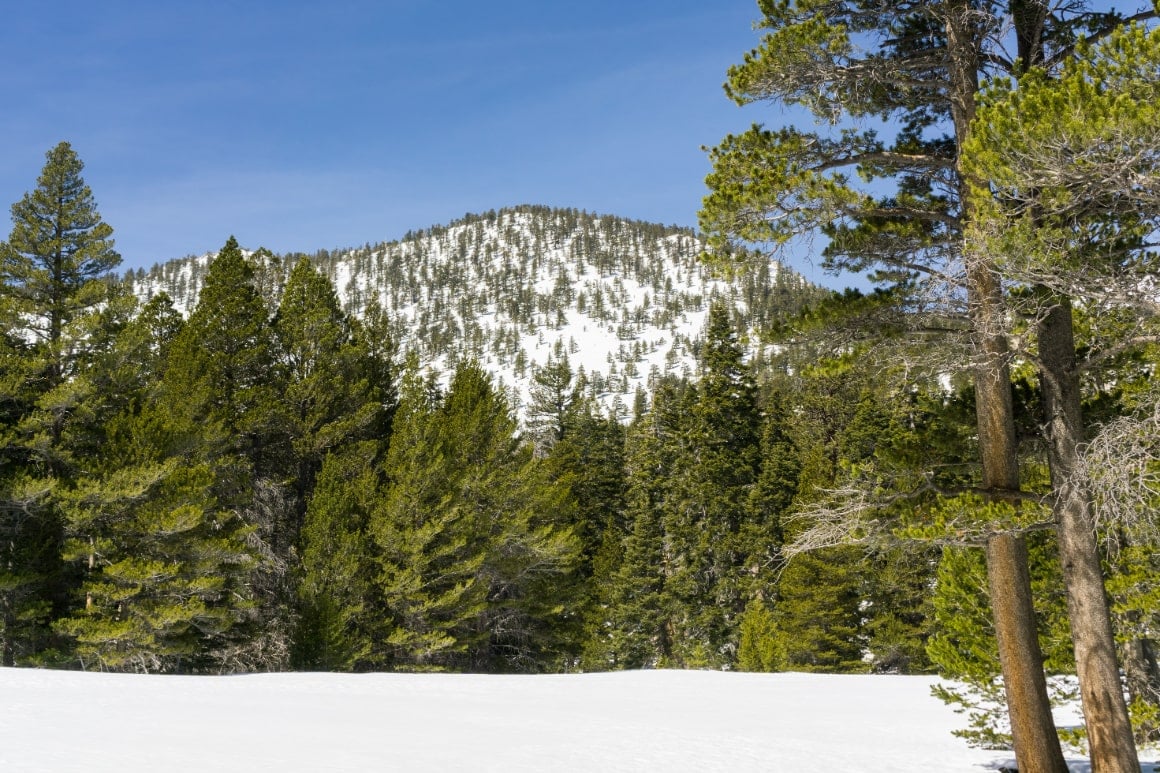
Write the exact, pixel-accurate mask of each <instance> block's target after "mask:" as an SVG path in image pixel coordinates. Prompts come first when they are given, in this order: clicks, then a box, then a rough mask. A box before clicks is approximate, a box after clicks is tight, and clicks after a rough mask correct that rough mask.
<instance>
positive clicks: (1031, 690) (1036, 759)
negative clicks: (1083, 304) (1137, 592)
mask: <svg viewBox="0 0 1160 773" xmlns="http://www.w3.org/2000/svg"><path fill="white" fill-rule="evenodd" d="M973 274H974V279H975V281H974V282H973V285H972V287H973V289H974V290H975V298H976V299H977V300H976V303H974V304H973V305H974V306H975V314H976V317H977V319H976V327H977V329H978V330H980V331H982V332H981V333H980V334H979V346H980V350H981V352H980V362H979V364H978V365H977V366H976V371H975V391H976V397H975V412H976V419H977V423H978V430H979V453H980V456H981V459H982V466H983V489H984V490H986V491H987V492H989V493H990V495H991V496H992V497H994V498H995V499H998V500H1002V499H1003V498H1004V496H1005V495H1006V496H1008V497H1009V496H1010V495H1011V494H1013V493H1015V492H1017V491H1018V490H1019V467H1018V463H1017V460H1016V454H1015V447H1016V440H1015V420H1014V406H1013V404H1012V398H1011V378H1010V373H1009V367H1008V364H1007V342H1006V338H1005V337H1003V336H1002V335H998V334H996V333H988V332H987V331H988V330H993V329H994V328H993V327H992V325H994V324H996V322H997V320H996V319H994V317H995V316H997V315H998V313H1000V312H1001V307H1000V305H999V301H998V299H997V297H996V296H997V293H998V291H999V288H998V286H997V283H995V281H994V277H993V275H992V274H991V273H990V272H989V271H988V270H987V267H986V266H976V267H974V268H973ZM986 555H987V578H988V583H989V586H990V595H991V614H992V615H993V617H994V621H995V635H996V638H997V639H998V644H999V664H1000V667H1001V669H1002V671H1003V687H1004V690H1005V692H1006V696H1007V711H1008V714H1009V716H1010V719H1011V737H1012V740H1013V742H1014V746H1015V760H1016V762H1017V763H1018V765H1019V770H1020V771H1021V772H1022V773H1066V771H1067V763H1066V762H1065V761H1064V759H1063V750H1062V749H1061V748H1060V745H1059V736H1058V734H1057V733H1056V731H1055V722H1054V720H1053V719H1052V716H1051V701H1050V699H1049V698H1048V695H1047V678H1046V677H1045V676H1044V674H1043V654H1042V652H1041V651H1040V648H1039V635H1038V631H1037V629H1036V625H1035V608H1034V606H1033V604H1032V596H1031V576H1030V571H1029V569H1028V561H1027V544H1026V542H1025V541H1024V539H1023V537H1021V536H1019V535H1016V534H1011V533H1001V534H996V535H994V536H992V537H991V538H990V539H988V541H987V550H986Z"/></svg>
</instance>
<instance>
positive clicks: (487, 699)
mask: <svg viewBox="0 0 1160 773" xmlns="http://www.w3.org/2000/svg"><path fill="white" fill-rule="evenodd" d="M933 681H934V680H933V678H931V677H917V676H818V675H804V674H732V673H715V672H689V671H685V672H681V671H647V672H621V673H610V674H587V675H561V676H479V675H447V674H443V675H404V674H367V675H335V674H265V675H253V676H230V677H177V676H126V675H114V674H95V673H77V672H62V671H43V670H33V669H0V695H3V701H2V702H0V770H4V771H21V773H41V772H43V773H50V772H51V773H69V772H70V771H76V772H77V773H80V771H84V773H106V772H107V773H113V771H116V773H146V772H148V773H154V772H156V771H164V772H165V773H180V772H182V771H190V772H192V771H198V773H203V772H207V771H213V772H214V773H223V772H227V771H237V772H238V773H258V772H260V771H271V772H275V771H276V772H277V773H295V772H297V771H302V772H303V773H305V772H307V771H309V772H310V773H318V772H320V771H459V770H471V771H515V772H517V773H518V772H520V771H537V772H542V771H602V772H606V771H786V772H787V773H788V772H789V771H793V772H794V773H798V772H803V771H804V772H807V773H808V772H810V771H816V772H817V773H874V772H875V771H881V772H882V773H919V772H920V771H921V772H922V773H951V772H952V771H954V772H955V773H961V772H963V771H978V772H979V773H983V772H984V771H995V770H998V769H999V768H1000V767H1001V766H1006V765H1012V764H1013V757H1012V755H1011V754H1010V753H1009V752H1003V751H986V750H980V749H971V748H969V747H968V746H967V745H966V744H965V743H964V742H963V741H961V740H959V739H958V738H955V737H954V736H952V735H951V734H950V730H951V729H952V728H954V727H958V726H960V725H961V717H959V716H958V715H956V714H954V713H953V711H952V710H951V709H950V708H948V707H947V706H945V705H943V704H942V703H941V702H939V701H938V700H937V699H935V698H933V697H931V695H930V685H931V684H932V682H933ZM1063 721H1068V720H1067V719H1066V718H1065V719H1064V720H1063ZM1070 759H1071V763H1072V764H1071V767H1072V770H1073V771H1087V770H1089V767H1088V765H1087V763H1086V762H1084V761H1082V760H1081V759H1080V758H1079V757H1078V756H1076V755H1072V756H1071V758H1070ZM1148 759H1149V760H1151V758H1150V757H1149V758H1148ZM1144 771H1145V772H1146V773H1151V771H1152V764H1151V763H1149V764H1146V765H1145V766H1144Z"/></svg>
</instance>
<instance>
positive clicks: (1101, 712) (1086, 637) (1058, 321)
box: [1038, 298, 1140, 773]
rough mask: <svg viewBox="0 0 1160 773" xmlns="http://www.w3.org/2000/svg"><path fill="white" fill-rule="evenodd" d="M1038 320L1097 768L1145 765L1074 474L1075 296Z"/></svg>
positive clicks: (1127, 772)
mask: <svg viewBox="0 0 1160 773" xmlns="http://www.w3.org/2000/svg"><path fill="white" fill-rule="evenodd" d="M1054 300H1055V302H1054V304H1053V305H1052V306H1051V308H1050V309H1048V310H1047V312H1046V314H1045V316H1044V317H1043V319H1042V320H1041V321H1040V323H1039V326H1038V327H1039V331H1038V332H1039V358H1040V367H1041V370H1040V379H1039V380H1040V389H1041V391H1042V394H1043V407H1044V411H1045V413H1046V430H1047V433H1046V434H1047V459H1048V464H1049V466H1050V468H1051V488H1052V491H1053V493H1054V500H1053V503H1052V510H1053V514H1054V516H1055V521H1056V533H1057V535H1058V542H1059V557H1060V561H1061V563H1062V565H1063V579H1064V583H1065V585H1066V586H1067V607H1068V613H1069V617H1070V619H1071V639H1072V646H1073V647H1074V648H1075V665H1076V674H1077V675H1078V676H1079V687H1080V696H1081V698H1082V700H1083V714H1084V723H1085V724H1086V725H1087V736H1088V745H1089V747H1090V749H1091V760H1092V771H1093V773H1140V763H1139V759H1138V757H1137V754H1136V744H1135V741H1134V739H1133V738H1132V726H1131V723H1130V722H1129V720H1128V707H1127V704H1126V702H1125V700H1124V689H1123V686H1122V684H1121V682H1120V669H1119V666H1118V664H1117V662H1116V648H1115V639H1114V637H1113V635H1112V623H1111V616H1110V614H1109V610H1108V601H1107V596H1106V594H1105V590H1104V578H1103V571H1102V567H1101V565H1100V554H1099V546H1098V545H1097V543H1096V534H1095V525H1094V522H1093V520H1092V514H1091V500H1090V498H1089V494H1088V492H1087V490H1086V488H1085V487H1084V486H1083V485H1081V484H1077V482H1076V480H1075V473H1076V467H1077V463H1078V447H1079V445H1080V443H1081V442H1082V440H1083V409H1082V406H1081V402H1080V387H1079V378H1078V376H1077V373H1076V369H1075V340H1074V332H1073V325H1072V312H1071V304H1070V302H1069V301H1068V300H1067V299H1066V298H1057V299H1054Z"/></svg>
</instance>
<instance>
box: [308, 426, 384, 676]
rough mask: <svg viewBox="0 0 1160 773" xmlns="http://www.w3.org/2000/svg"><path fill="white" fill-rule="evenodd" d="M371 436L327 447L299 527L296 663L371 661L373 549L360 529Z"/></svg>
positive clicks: (340, 665)
mask: <svg viewBox="0 0 1160 773" xmlns="http://www.w3.org/2000/svg"><path fill="white" fill-rule="evenodd" d="M377 455H378V448H377V444H376V443H375V442H374V441H363V442H361V443H353V444H348V445H346V446H344V447H342V448H341V449H339V450H336V451H333V452H331V453H329V454H327V456H326V459H325V461H324V462H323V465H322V469H321V471H320V472H319V474H318V479H317V484H316V485H315V487H314V488H313V490H312V492H311V494H310V501H309V504H308V506H307V508H306V519H305V522H304V524H303V527H302V538H301V545H302V549H301V554H302V580H301V582H300V583H299V586H298V596H299V601H300V605H299V615H298V625H297V631H296V634H295V640H294V653H293V656H294V657H293V661H292V662H293V665H294V667H295V668H299V669H305V670H322V671H350V670H358V669H361V668H365V667H366V666H368V665H370V664H371V662H372V660H371V653H372V647H373V638H374V633H375V623H376V620H375V615H374V612H375V609H376V606H377V605H376V604H375V601H376V598H377V597H376V596H375V595H374V594H373V591H372V588H373V579H374V565H375V561H374V555H373V553H372V552H371V543H370V535H369V534H368V531H367V528H368V524H369V522H370V514H371V512H372V510H373V508H374V506H375V501H376V497H377V496H378V494H379V490H380V486H381V482H380V480H379V475H378V472H377V459H376V457H377Z"/></svg>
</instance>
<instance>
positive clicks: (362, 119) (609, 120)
mask: <svg viewBox="0 0 1160 773" xmlns="http://www.w3.org/2000/svg"><path fill="white" fill-rule="evenodd" d="M5 16H6V18H5V24H4V25H3V28H0V97H2V101H0V104H3V105H4V110H3V112H0V145H2V147H3V148H4V150H3V153H0V204H2V205H4V206H7V205H8V204H10V203H11V202H13V201H16V200H17V199H19V198H20V196H21V195H23V193H24V192H25V191H27V190H29V189H31V188H32V187H34V186H35V183H36V176H37V174H38V173H39V171H40V168H41V167H42V166H43V163H44V153H45V151H47V150H48V149H49V148H50V147H52V146H53V145H55V144H56V143H57V142H59V141H60V140H67V141H69V142H71V143H72V145H73V147H74V149H75V150H76V151H77V153H78V154H79V155H80V157H81V159H82V160H83V161H84V162H85V164H86V168H85V179H86V180H87V182H88V183H89V185H90V186H91V187H92V189H93V192H94V195H95V197H96V199H97V202H98V204H99V206H100V209H101V213H102V215H103V216H104V218H105V220H106V221H108V222H109V223H110V225H112V226H113V228H114V229H115V231H116V234H115V236H116V239H117V247H118V249H119V251H120V252H121V253H122V255H123V256H124V259H125V263H124V266H125V267H130V268H131V267H137V266H143V267H148V266H149V265H152V264H153V263H154V262H156V261H161V260H166V259H169V258H174V257H180V256H183V255H187V254H196V253H203V252H207V251H210V250H214V249H216V248H218V247H220V246H221V245H222V244H223V243H224V241H225V239H226V237H227V236H229V235H230V234H235V235H236V236H237V237H238V239H239V241H240V242H241V243H242V244H243V245H244V246H247V247H258V246H266V247H268V248H270V249H273V250H275V251H278V252H286V251H293V250H300V251H307V252H309V251H313V250H316V249H319V248H334V247H350V246H358V245H361V244H363V243H366V242H371V243H374V242H378V241H382V240H388V239H393V238H397V237H399V236H401V235H402V234H403V233H404V232H406V231H407V230H409V229H417V228H423V227H426V226H429V225H433V224H437V223H446V222H448V221H450V220H452V219H455V218H457V217H459V216H461V215H463V214H464V213H466V212H479V211H484V210H487V209H491V208H498V207H502V206H507V205H512V204H520V203H535V204H546V205H551V206H569V207H577V208H582V209H587V210H589V211H595V212H601V213H612V214H618V215H625V216H629V217H634V218H640V219H645V220H652V221H660V222H664V223H677V224H681V225H690V226H692V225H695V224H696V212H697V208H698V206H699V203H700V199H701V197H702V196H703V195H704V192H705V189H704V183H703V179H704V176H705V173H706V172H707V171H708V164H707V161H706V158H705V154H704V153H703V151H702V150H701V146H702V145H713V144H716V142H717V141H718V140H720V138H721V137H722V136H724V134H726V133H727V132H729V131H737V130H741V129H744V128H745V127H746V126H748V124H749V123H750V122H752V121H754V120H761V121H767V122H770V121H773V120H776V116H775V115H771V112H770V109H769V108H754V109H745V110H743V109H741V108H739V107H737V106H735V105H734V104H733V103H731V102H730V101H729V100H727V99H726V98H725V96H724V93H723V91H722V89H721V84H722V82H723V81H724V78H725V70H726V68H727V67H728V66H729V65H730V64H732V63H734V62H736V61H740V59H741V57H742V55H743V54H744V52H745V51H747V50H749V49H750V48H752V47H753V46H754V45H756V43H757V41H758V35H757V33H756V32H754V31H753V29H752V22H753V20H755V19H756V18H757V17H758V16H759V14H758V10H757V6H756V3H755V2H754V0H711V1H707V0H665V1H664V2H661V1H660V0H619V1H617V2H613V1H610V0H588V2H583V3H562V2H554V0H512V1H510V2H504V1H503V0H500V1H499V2H492V3H461V2H423V1H422V0H378V1H377V2H376V1H372V0H328V1H327V2H305V1H303V0H279V1H278V2H266V1H262V0H251V1H250V2H245V1H243V0H236V1H233V2H230V1H229V0H197V2H193V0H187V1H186V2H166V0H153V1H152V2H150V1H149V0H139V1H136V2H128V1H124V0H106V2H100V3H94V2H91V1H85V2H77V1H65V2H53V3H13V4H11V7H10V8H8V9H7V10H6V14H5ZM3 230H4V231H5V232H6V231H7V221H5V224H4V228H3Z"/></svg>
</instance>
